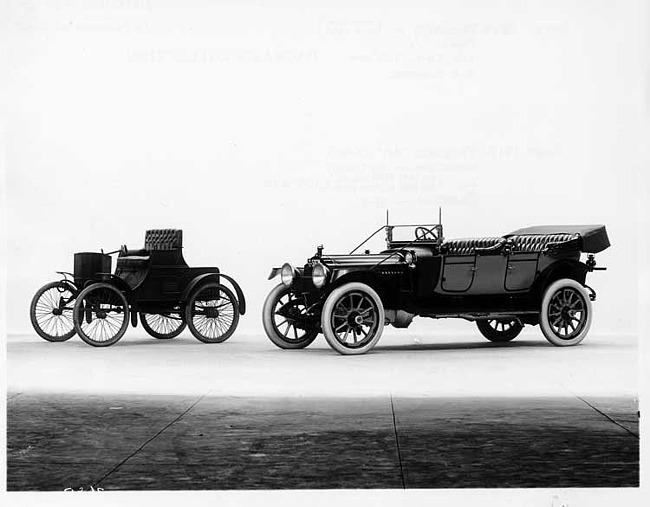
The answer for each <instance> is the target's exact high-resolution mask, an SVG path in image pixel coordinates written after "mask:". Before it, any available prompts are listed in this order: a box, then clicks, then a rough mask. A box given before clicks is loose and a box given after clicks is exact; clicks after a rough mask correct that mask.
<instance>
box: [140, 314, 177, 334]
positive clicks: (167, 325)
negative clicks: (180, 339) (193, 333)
mask: <svg viewBox="0 0 650 507" xmlns="http://www.w3.org/2000/svg"><path fill="white" fill-rule="evenodd" d="M140 322H142V327H143V328H144V330H145V331H146V332H147V333H149V334H150V335H151V336H153V337H154V338H158V339H159V340H169V339H171V338H176V337H177V336H178V335H179V334H181V333H182V332H183V330H184V329H185V327H187V324H185V322H183V319H182V317H181V314H180V313H164V314H158V313H142V312H141V313H140Z"/></svg>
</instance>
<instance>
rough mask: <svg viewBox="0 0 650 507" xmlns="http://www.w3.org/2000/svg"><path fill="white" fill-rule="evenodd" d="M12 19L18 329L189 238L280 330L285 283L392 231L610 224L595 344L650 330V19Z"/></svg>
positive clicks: (499, 7)
mask: <svg viewBox="0 0 650 507" xmlns="http://www.w3.org/2000/svg"><path fill="white" fill-rule="evenodd" d="M304 4H305V3H304V2H299V1H297V0H295V1H278V2H265V1H249V2H246V1H242V2H234V1H233V2H228V1H225V2H217V3H215V2H207V1H205V2H202V1H198V0H197V1H192V2H172V1H168V2H153V1H151V2H149V1H144V0H142V1H138V0H132V1H130V0H120V1H118V0H114V1H113V0H101V1H100V0H96V1H95V0H91V1H89V2H82V1H81V0H79V1H59V2H50V1H45V0H36V1H31V2H21V1H13V2H6V3H4V9H5V15H3V18H4V19H5V22H4V24H5V26H4V27H2V30H1V31H2V33H4V35H3V36H2V37H3V38H4V39H5V42H3V43H2V45H3V46H4V47H8V50H7V62H6V63H7V68H8V72H7V73H6V74H5V76H4V77H3V78H2V84H3V85H4V86H3V91H2V95H3V97H4V99H5V101H6V103H5V110H6V113H7V114H6V123H5V126H4V147H5V164H6V174H5V183H6V196H5V199H6V202H5V206H6V210H7V214H6V219H7V259H6V262H7V276H8V284H7V330H8V332H9V333H25V332H27V333H28V332H31V325H30V323H29V315H28V314H29V312H28V309H29V301H30V299H31V297H32V295H33V293H34V292H35V291H36V289H37V288H38V287H40V286H41V285H43V284H44V283H46V282H48V281H50V280H52V279H54V278H55V274H54V271H56V270H72V256H73V253H74V252H76V251H93V250H99V249H100V248H104V249H105V250H113V249H115V248H117V247H118V246H119V245H120V244H122V243H126V244H128V245H129V246H130V247H134V248H135V247H139V246H141V245H142V243H143V239H144V230H145V229H147V228H167V227H177V228H182V229H183V230H184V246H185V258H186V260H187V261H188V263H189V264H190V265H191V266H199V265H217V266H219V267H220V268H221V269H222V270H223V271H224V272H226V273H230V274H232V275H233V276H234V277H235V278H236V279H237V280H238V281H240V282H241V285H242V287H243V289H244V291H245V293H246V295H247V298H248V300H249V307H250V314H249V315H248V316H247V317H246V318H244V319H243V320H242V321H241V323H240V330H241V332H250V333H257V332H260V333H261V332H262V330H261V318H260V312H261V307H262V303H263V300H264V297H265V296H266V294H267V292H268V291H269V290H270V289H271V287H272V283H271V282H268V281H266V276H267V274H268V272H269V270H270V268H271V267H273V266H277V265H280V264H282V263H283V262H284V261H287V260H288V261H291V262H293V263H295V264H300V263H303V262H304V261H305V259H306V258H307V257H308V256H309V255H311V254H312V253H313V252H314V251H315V247H316V245H317V244H319V243H324V244H325V247H326V251H329V252H345V251H347V250H349V249H350V248H351V247H353V246H354V245H355V244H356V243H357V242H359V241H360V240H361V239H363V238H364V237H365V236H366V235H367V234H368V233H369V232H371V231H372V230H373V229H375V228H376V227H378V226H379V225H381V224H382V223H383V222H384V220H385V211H386V209H389V210H390V213H391V219H392V220H393V221H395V222H417V221H422V222H427V221H433V220H435V219H436V218H437V209H438V206H439V205H441V206H443V221H444V225H445V233H446V234H445V235H446V236H447V237H448V238H452V237H463V236H473V235H478V236H483V235H499V234H504V233H507V232H509V231H510V230H512V229H515V228H519V227H523V226H527V225H535V224H546V223H604V224H606V225H607V228H608V231H609V234H610V239H611V242H612V248H610V249H609V250H607V251H605V252H604V253H602V254H600V255H599V256H598V260H599V263H600V264H601V265H606V266H607V267H608V268H609V270H608V271H606V272H598V273H595V274H592V275H590V278H589V283H590V284H591V285H592V286H593V287H594V288H595V289H596V290H597V292H598V293H599V300H598V302H597V303H596V304H597V310H596V320H595V322H594V328H593V332H602V333H608V332H623V333H635V332H636V330H637V276H638V272H639V270H640V266H642V265H645V264H644V263H639V259H638V255H637V248H638V242H639V234H645V231H644V230H641V231H640V225H641V224H640V216H641V215H640V213H641V208H640V197H641V196H642V195H644V196H647V190H646V187H645V184H646V180H644V176H643V170H644V169H647V165H648V164H647V153H646V152H645V149H644V148H645V145H646V144H647V138H648V133H649V131H648V121H647V119H648V112H649V110H648V106H647V102H646V98H647V97H646V95H645V93H646V87H647V77H648V75H647V62H646V54H645V51H646V47H647V45H648V40H647V33H646V26H645V23H646V19H647V12H646V5H645V2H641V1H639V2H632V1H629V2H614V1H611V2H587V1H576V0H574V1H544V2H542V1H527V2H523V1H519V0H517V1H514V0H513V1H508V0H503V1H493V2H482V1H478V0H475V1H471V0H468V1H461V2H456V1H453V2H452V1H449V2H436V3H433V2H415V1H407V2H385V1H380V2H376V1H373V2H370V1H361V0H355V1H345V2H343V1H328V2H323V4H324V5H323V6H317V5H304Z"/></svg>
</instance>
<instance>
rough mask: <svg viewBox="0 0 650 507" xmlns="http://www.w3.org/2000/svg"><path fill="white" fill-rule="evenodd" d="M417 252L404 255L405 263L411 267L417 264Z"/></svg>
mask: <svg viewBox="0 0 650 507" xmlns="http://www.w3.org/2000/svg"><path fill="white" fill-rule="evenodd" d="M415 259H416V257H415V252H412V251H408V252H406V253H405V254H404V261H405V262H406V263H407V264H408V265H409V266H413V265H414V264H415Z"/></svg>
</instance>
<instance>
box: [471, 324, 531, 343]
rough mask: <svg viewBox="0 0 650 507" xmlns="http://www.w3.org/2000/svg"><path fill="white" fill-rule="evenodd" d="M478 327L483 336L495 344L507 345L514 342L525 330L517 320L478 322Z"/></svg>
mask: <svg viewBox="0 0 650 507" xmlns="http://www.w3.org/2000/svg"><path fill="white" fill-rule="evenodd" d="M476 326H477V327H478V330H479V331H480V332H481V334H482V335H483V336H485V337H486V338H487V339H488V340H490V341H491V342H495V343H505V342H509V341H511V340H514V339H515V338H516V337H517V335H519V333H521V330H522V329H523V328H524V326H522V325H521V324H520V323H519V321H518V320H515V319H487V320H477V321H476Z"/></svg>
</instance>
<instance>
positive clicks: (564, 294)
mask: <svg viewBox="0 0 650 507" xmlns="http://www.w3.org/2000/svg"><path fill="white" fill-rule="evenodd" d="M592 317H593V312H592V305H591V300H590V299H589V295H588V294H587V290H586V289H585V288H584V287H583V286H582V285H581V284H580V283H578V282H576V281H575V280H571V279H569V278H563V279H561V280H557V281H556V282H553V283H552V284H551V285H549V286H548V287H547V289H546V290H545V291H544V297H543V298H542V306H541V309H540V315H539V324H540V327H541V328H542V333H543V334H544V337H545V338H546V339H547V340H548V341H549V342H551V343H552V344H553V345H557V346H558V347H566V346H569V345H577V344H578V343H580V342H581V341H582V340H584V338H585V336H587V332H589V328H590V327H591V321H592Z"/></svg>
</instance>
